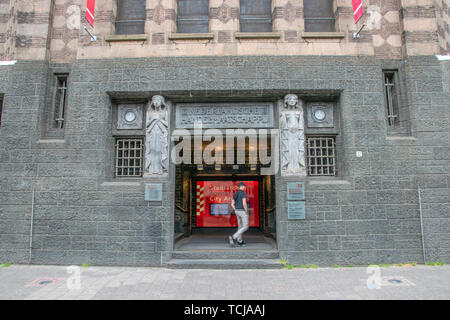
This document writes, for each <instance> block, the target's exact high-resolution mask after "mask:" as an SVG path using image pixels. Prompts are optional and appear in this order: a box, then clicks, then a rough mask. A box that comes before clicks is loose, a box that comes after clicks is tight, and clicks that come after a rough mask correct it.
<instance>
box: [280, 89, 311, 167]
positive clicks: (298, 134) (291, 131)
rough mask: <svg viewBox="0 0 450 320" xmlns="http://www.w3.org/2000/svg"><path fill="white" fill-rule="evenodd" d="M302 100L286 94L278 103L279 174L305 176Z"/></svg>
mask: <svg viewBox="0 0 450 320" xmlns="http://www.w3.org/2000/svg"><path fill="white" fill-rule="evenodd" d="M302 104H303V102H302V101H301V100H299V99H298V97H297V96H296V95H295V94H288V95H286V96H285V98H284V102H283V103H281V104H280V158H281V175H283V176H306V164H305V163H306V159H305V120H304V116H303V106H302Z"/></svg>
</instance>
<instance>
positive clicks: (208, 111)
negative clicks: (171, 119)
mask: <svg viewBox="0 0 450 320" xmlns="http://www.w3.org/2000/svg"><path fill="white" fill-rule="evenodd" d="M273 118H274V117H273V103H269V102H246V103H231V102H230V103H178V104H177V105H176V126H177V128H185V129H192V128H194V123H195V122H197V121H201V123H202V127H203V128H207V129H208V128H215V129H221V128H236V129H239V128H273V126H274V121H273Z"/></svg>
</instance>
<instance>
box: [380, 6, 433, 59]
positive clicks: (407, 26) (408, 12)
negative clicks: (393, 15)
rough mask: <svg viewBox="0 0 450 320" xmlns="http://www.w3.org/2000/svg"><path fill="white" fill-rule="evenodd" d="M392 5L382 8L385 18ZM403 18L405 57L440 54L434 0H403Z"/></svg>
mask: <svg viewBox="0 0 450 320" xmlns="http://www.w3.org/2000/svg"><path fill="white" fill-rule="evenodd" d="M389 5H390V4H385V7H383V8H382V10H383V11H382V14H383V16H386V14H384V12H386V11H387V9H388V8H389ZM399 9H400V10H401V13H402V15H401V16H402V17H403V33H402V35H403V38H402V39H403V41H404V42H403V55H404V56H420V55H434V54H438V53H440V48H439V41H438V37H437V34H438V25H437V19H436V13H435V9H434V0H422V1H417V2H416V1H414V2H413V1H408V0H401V8H399Z"/></svg>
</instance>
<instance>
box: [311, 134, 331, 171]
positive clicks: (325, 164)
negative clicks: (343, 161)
mask: <svg viewBox="0 0 450 320" xmlns="http://www.w3.org/2000/svg"><path fill="white" fill-rule="evenodd" d="M307 148H308V153H307V158H308V175H310V176H334V175H336V145H335V138H334V137H308V138H307Z"/></svg>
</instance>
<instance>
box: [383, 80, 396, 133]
mask: <svg viewBox="0 0 450 320" xmlns="http://www.w3.org/2000/svg"><path fill="white" fill-rule="evenodd" d="M384 89H385V90H384V91H385V95H386V108H387V123H388V126H389V127H393V126H395V125H397V124H398V122H399V117H398V102H397V94H396V89H397V88H396V85H395V72H385V73H384Z"/></svg>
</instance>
